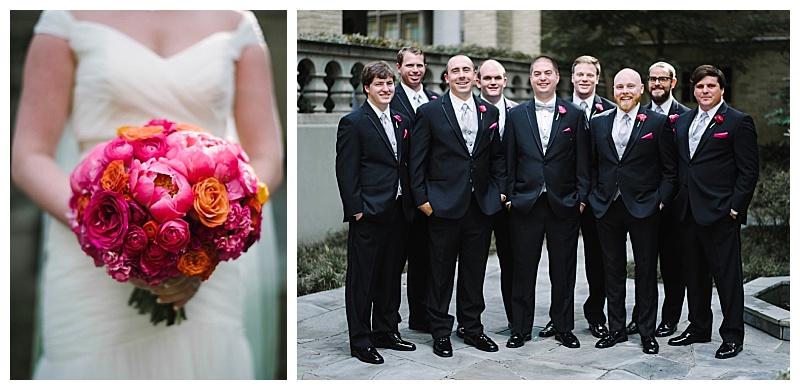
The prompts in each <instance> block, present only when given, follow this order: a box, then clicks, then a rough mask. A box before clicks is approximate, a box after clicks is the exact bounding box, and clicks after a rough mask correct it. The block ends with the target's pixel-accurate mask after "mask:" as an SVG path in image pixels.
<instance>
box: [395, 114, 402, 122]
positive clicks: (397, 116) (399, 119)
mask: <svg viewBox="0 0 800 390" xmlns="http://www.w3.org/2000/svg"><path fill="white" fill-rule="evenodd" d="M394 119H396V120H397V121H398V122H402V120H401V118H400V115H394Z"/></svg>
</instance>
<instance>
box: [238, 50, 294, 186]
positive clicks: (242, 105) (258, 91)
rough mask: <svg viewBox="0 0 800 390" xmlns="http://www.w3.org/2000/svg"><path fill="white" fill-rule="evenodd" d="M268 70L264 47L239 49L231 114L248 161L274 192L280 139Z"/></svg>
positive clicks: (280, 176) (280, 158) (278, 172)
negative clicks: (232, 113)
mask: <svg viewBox="0 0 800 390" xmlns="http://www.w3.org/2000/svg"><path fill="white" fill-rule="evenodd" d="M271 69H272V68H271V64H270V56H269V51H268V49H267V48H266V46H263V45H251V46H248V47H246V48H245V49H244V50H243V52H242V55H241V57H240V58H239V61H238V62H237V64H236V98H235V103H234V117H235V119H236V128H237V130H238V133H239V141H240V142H241V144H242V147H243V148H244V150H245V152H247V154H248V155H249V156H250V164H251V165H252V166H253V168H254V169H255V170H256V172H257V173H258V178H259V179H260V180H261V181H263V182H264V183H266V184H267V187H268V188H269V189H270V190H271V191H274V189H275V188H276V187H278V185H280V183H281V181H282V180H283V146H282V142H283V141H282V136H281V124H280V117H279V116H278V109H277V106H276V103H275V97H274V95H273V93H274V86H273V80H272V70H271ZM281 92H282V90H279V91H278V93H281ZM284 92H285V91H284Z"/></svg>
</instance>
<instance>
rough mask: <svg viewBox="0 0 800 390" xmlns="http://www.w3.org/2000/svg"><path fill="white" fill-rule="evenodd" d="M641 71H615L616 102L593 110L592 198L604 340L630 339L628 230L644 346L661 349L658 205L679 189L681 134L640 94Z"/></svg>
mask: <svg viewBox="0 0 800 390" xmlns="http://www.w3.org/2000/svg"><path fill="white" fill-rule="evenodd" d="M643 92H644V85H642V78H641V76H639V74H638V73H636V71H634V70H633V69H628V68H626V69H622V70H621V71H619V72H618V73H617V75H616V76H615V77H614V101H615V102H616V103H617V109H615V110H610V111H608V112H606V113H604V114H601V115H598V116H595V117H594V118H592V121H591V124H590V126H589V127H590V132H591V134H592V150H593V151H594V152H593V153H592V156H593V167H592V192H591V193H590V194H589V204H590V205H591V208H592V211H593V212H594V215H595V217H596V218H597V232H598V235H599V237H600V241H601V242H602V243H603V246H602V249H603V263H604V265H605V278H606V283H605V285H606V296H607V297H608V325H609V333H608V335H606V336H605V337H603V338H601V339H600V340H599V341H598V342H597V344H595V346H596V347H597V348H608V347H612V346H614V345H615V344H617V343H620V342H623V341H627V340H628V334H627V332H626V331H625V289H626V283H627V281H626V278H627V263H628V252H627V250H626V242H627V239H628V234H630V237H631V246H632V247H633V259H634V262H635V281H636V292H635V296H636V305H637V307H638V308H639V312H638V316H637V317H635V320H636V322H637V323H638V324H639V334H640V335H641V341H642V350H643V351H644V353H647V354H656V353H658V343H657V342H656V338H655V335H654V333H655V329H656V311H657V309H658V276H657V275H656V272H657V271H656V266H657V261H658V219H659V213H658V211H659V210H660V209H661V208H663V207H664V205H666V204H668V203H669V201H670V200H671V199H672V196H673V195H674V193H675V142H674V140H673V134H672V129H671V128H670V126H669V119H668V118H667V116H666V115H661V114H656V113H655V112H653V111H649V110H645V109H644V107H641V105H640V104H639V101H640V99H641V97H642V93H643Z"/></svg>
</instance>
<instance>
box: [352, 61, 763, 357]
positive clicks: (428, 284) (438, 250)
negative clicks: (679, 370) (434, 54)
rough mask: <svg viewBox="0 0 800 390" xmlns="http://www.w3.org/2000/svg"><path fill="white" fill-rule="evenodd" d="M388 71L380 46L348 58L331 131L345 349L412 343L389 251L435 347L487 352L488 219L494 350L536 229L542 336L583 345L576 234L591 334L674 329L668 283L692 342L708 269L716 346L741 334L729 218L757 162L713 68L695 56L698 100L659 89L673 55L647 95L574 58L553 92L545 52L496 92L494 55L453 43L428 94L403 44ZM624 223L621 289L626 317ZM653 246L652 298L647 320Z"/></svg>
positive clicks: (705, 338)
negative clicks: (344, 232) (343, 257)
mask: <svg viewBox="0 0 800 390" xmlns="http://www.w3.org/2000/svg"><path fill="white" fill-rule="evenodd" d="M395 68H396V70H397V71H398V72H399V74H400V80H399V82H400V87H396V81H397V79H396V76H395V72H394V71H395V69H393V68H392V67H391V66H390V65H389V64H388V63H386V62H384V61H376V62H372V63H370V64H367V65H366V66H365V67H364V70H363V72H362V75H361V84H362V87H363V91H364V94H365V95H366V96H367V101H366V102H365V103H364V104H363V105H362V106H361V107H359V108H356V109H354V111H353V112H351V113H350V114H348V115H346V116H345V117H343V118H342V119H341V121H340V123H339V128H338V132H337V141H336V177H337V182H338V185H339V192H340V195H341V198H342V204H343V209H344V221H345V222H347V223H349V227H350V229H349V236H348V255H347V277H346V285H345V303H346V305H345V308H346V313H347V322H348V331H349V335H350V350H351V355H352V356H354V357H356V358H358V359H359V360H361V361H363V362H367V363H374V364H379V363H383V357H382V356H381V355H380V353H379V352H378V351H377V349H376V348H388V349H394V350H398V351H413V350H415V349H416V346H415V345H414V344H413V343H411V342H408V341H406V340H403V339H402V337H401V335H400V332H399V330H398V323H400V322H401V317H400V313H399V307H400V300H401V297H400V291H401V285H400V280H401V274H402V272H403V268H404V267H405V265H406V261H408V274H407V283H408V286H407V294H408V303H409V316H408V324H409V329H412V330H416V331H421V332H426V333H430V334H431V336H432V338H433V352H434V353H435V354H436V355H438V356H440V357H451V356H453V347H452V343H451V341H450V334H451V333H452V332H453V330H454V326H455V328H456V335H457V336H458V337H460V338H463V340H464V343H465V344H467V345H470V346H473V347H475V348H477V349H479V350H481V351H485V352H495V351H498V349H499V348H498V346H497V344H496V343H495V342H494V341H493V340H492V339H491V338H490V337H489V336H488V335H487V334H486V333H485V332H484V327H483V323H482V322H481V315H482V313H483V312H484V310H485V308H486V303H485V302H484V297H483V284H484V277H485V270H486V262H487V259H488V255H489V246H490V243H491V237H492V233H494V236H495V246H496V249H497V255H498V259H499V262H500V272H501V275H500V278H501V287H500V288H501V296H502V300H503V307H504V308H505V314H506V319H507V321H508V324H509V328H510V329H511V333H512V335H511V337H510V338H509V339H508V341H507V342H506V347H507V348H519V347H522V346H523V345H524V344H525V342H526V341H529V340H531V337H532V336H531V333H532V330H533V318H534V304H535V301H536V299H535V292H536V276H537V269H538V265H539V261H540V260H541V259H540V257H541V249H542V246H543V245H544V244H545V242H546V244H547V254H548V259H547V261H548V265H549V267H548V268H549V278H550V283H551V286H552V287H551V290H550V307H549V321H548V323H547V325H546V326H545V327H544V328H543V329H542V330H541V331H540V332H539V336H540V337H550V336H555V338H556V340H558V341H559V342H560V343H561V344H562V345H564V346H566V347H569V348H579V347H580V341H579V340H578V338H577V337H576V336H575V335H574V334H573V328H574V325H575V319H574V297H575V295H574V290H575V282H576V268H577V267H576V266H577V244H578V236H579V235H580V236H582V237H583V242H584V259H583V261H584V264H585V269H586V277H587V284H588V286H589V297H588V299H587V300H586V302H585V303H584V304H583V309H584V316H585V318H586V321H587V323H588V327H589V329H590V331H591V333H592V335H593V336H595V337H597V338H598V339H599V340H598V341H597V343H596V344H595V347H597V348H609V347H612V346H614V345H616V344H617V343H620V342H624V341H627V340H628V336H629V335H634V334H637V333H638V334H639V335H640V340H641V345H642V350H643V352H645V353H648V354H655V353H658V351H659V345H658V343H657V341H656V337H667V336H670V335H672V334H673V333H674V332H675V331H676V329H677V323H678V321H679V318H680V315H681V308H682V306H683V301H684V293H685V292H686V295H685V296H686V297H687V298H688V307H689V322H690V324H689V327H688V328H687V329H686V330H685V331H684V332H683V333H681V334H680V335H679V336H678V337H674V338H672V339H670V340H669V344H670V345H673V346H682V345H690V344H693V343H702V342H709V341H710V340H711V331H712V329H711V327H712V318H711V288H712V285H713V286H716V288H717V290H718V292H719V296H720V301H721V306H722V311H723V321H722V326H721V327H720V329H719V330H720V335H721V336H722V340H723V343H722V345H721V346H720V347H719V349H718V350H717V353H716V357H717V358H729V357H733V356H736V355H737V354H738V353H739V352H741V351H742V345H743V341H744V322H743V305H744V303H743V299H744V298H743V289H742V283H741V280H742V270H741V269H742V266H741V259H740V257H739V256H740V250H739V248H740V243H739V230H740V228H741V225H742V224H744V223H745V222H746V215H747V208H748V206H749V203H750V201H751V199H752V195H753V191H754V189H755V184H756V181H757V179H758V171H759V168H758V148H757V142H756V130H755V125H754V123H753V119H752V117H750V116H749V115H747V114H744V113H742V112H739V111H737V110H734V109H733V108H731V107H729V106H727V104H726V103H725V102H724V100H723V99H722V95H723V93H724V88H725V76H724V75H723V74H722V72H721V71H719V70H718V69H717V68H715V67H713V66H710V65H703V66H700V67H698V68H697V69H696V70H695V71H694V73H693V74H692V77H691V83H692V88H693V92H694V95H695V98H696V99H697V101H698V104H699V107H698V108H695V109H692V110H689V109H688V108H687V107H686V106H683V105H681V104H680V103H678V102H677V101H675V99H674V98H673V96H672V89H673V88H674V87H675V85H676V82H677V79H676V77H675V69H674V68H673V67H672V66H671V65H669V64H667V63H665V62H657V63H655V64H653V65H652V66H651V67H650V69H649V73H648V77H647V87H648V88H647V91H648V92H649V97H650V103H649V104H647V105H642V104H640V99H641V96H642V94H643V93H644V91H645V88H644V84H643V83H642V78H641V76H640V75H639V73H637V72H636V71H634V70H632V69H627V68H626V69H622V70H620V71H619V72H618V73H617V74H616V75H615V77H614V84H613V91H614V103H612V102H611V101H609V100H606V99H604V98H602V97H600V96H598V95H596V93H595V89H596V86H597V84H598V82H599V77H600V70H601V67H600V62H599V61H598V60H597V59H596V58H594V57H591V56H581V57H578V58H577V59H576V60H575V61H574V62H573V64H572V84H573V93H572V94H571V95H570V96H569V97H568V98H567V99H561V98H559V97H558V96H556V93H555V91H556V87H557V85H558V82H559V79H560V76H559V72H558V66H557V64H556V62H555V60H553V59H552V58H549V57H546V56H540V57H538V58H536V59H535V60H534V61H533V62H532V63H531V68H530V83H531V87H532V88H533V92H534V97H533V99H531V100H530V101H527V102H522V103H520V104H517V103H516V102H513V101H510V100H508V99H506V98H505V97H504V96H503V90H504V88H505V86H506V83H507V78H506V75H505V69H504V68H503V66H502V64H500V63H499V62H497V61H495V60H487V61H484V62H483V63H482V64H480V66H479V67H478V68H477V69H476V68H475V66H474V64H473V62H472V60H471V59H470V58H469V57H467V56H464V55H456V56H453V57H452V58H450V60H449V61H448V62H447V69H446V73H445V75H444V80H445V81H446V83H447V84H448V86H449V91H448V92H446V93H445V94H443V95H441V96H440V95H438V94H436V93H433V92H431V91H429V90H427V89H425V88H424V87H423V85H422V80H423V78H424V75H425V72H426V68H427V65H426V63H425V56H424V54H423V53H422V51H420V50H419V49H418V48H415V47H406V48H403V49H402V50H400V51H399V53H398V55H397V63H396V65H395ZM475 86H477V87H478V89H479V90H480V95H479V96H478V95H474V94H473V92H472V91H473V88H474V87H475ZM579 233H580V234H579ZM628 237H630V241H631V246H632V250H633V255H634V263H635V268H634V273H635V286H636V288H635V292H634V296H635V306H634V309H633V313H632V315H631V317H630V322H629V323H628V325H627V326H626V325H625V323H626V318H627V315H626V310H625V295H626V280H625V279H626V275H627V271H626V265H627V250H626V245H627V238H628ZM659 259H660V268H661V276H662V279H663V282H664V293H665V297H664V302H663V306H662V309H661V322H660V323H659V325H658V326H656V318H657V314H658V285H657V266H658V262H659ZM456 272H457V273H458V277H457V278H456ZM712 283H713V284H712ZM454 290H455V293H456V306H455V309H456V310H455V316H453V315H452V314H451V313H450V301H451V298H452V296H453V292H454ZM604 306H607V314H608V315H607V319H608V326H606V313H604V310H603V308H604ZM456 321H457V322H456Z"/></svg>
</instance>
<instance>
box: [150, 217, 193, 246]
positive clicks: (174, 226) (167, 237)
mask: <svg viewBox="0 0 800 390" xmlns="http://www.w3.org/2000/svg"><path fill="white" fill-rule="evenodd" d="M155 242H156V244H158V246H160V247H161V248H163V249H164V250H167V251H170V252H174V253H178V252H180V251H182V250H184V249H186V245H188V244H189V224H188V223H186V221H184V220H182V219H173V220H172V221H167V222H164V223H162V224H161V226H159V227H158V232H157V233H156V236H155Z"/></svg>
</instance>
